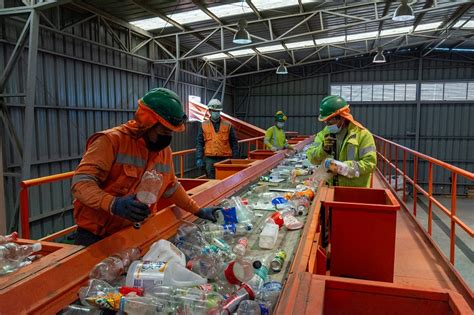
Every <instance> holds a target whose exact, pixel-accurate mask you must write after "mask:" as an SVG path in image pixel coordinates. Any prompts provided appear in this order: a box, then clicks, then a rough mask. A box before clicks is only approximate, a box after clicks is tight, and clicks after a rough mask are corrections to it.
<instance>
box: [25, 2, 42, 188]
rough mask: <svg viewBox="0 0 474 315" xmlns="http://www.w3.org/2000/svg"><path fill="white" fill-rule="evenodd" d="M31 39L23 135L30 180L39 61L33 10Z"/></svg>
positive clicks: (36, 16)
mask: <svg viewBox="0 0 474 315" xmlns="http://www.w3.org/2000/svg"><path fill="white" fill-rule="evenodd" d="M30 16H31V24H30V38H29V44H28V69H27V76H26V97H25V106H26V107H25V119H24V134H23V163H22V168H21V173H22V176H21V177H22V179H24V180H25V179H29V178H30V174H31V169H30V168H31V158H32V153H33V137H34V127H35V108H34V106H35V95H36V93H35V92H36V72H37V59H38V35H39V13H38V11H36V10H33V11H32V12H31V14H30Z"/></svg>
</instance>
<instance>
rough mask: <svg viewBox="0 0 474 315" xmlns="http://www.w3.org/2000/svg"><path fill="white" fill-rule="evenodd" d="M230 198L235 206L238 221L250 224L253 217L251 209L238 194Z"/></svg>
mask: <svg viewBox="0 0 474 315" xmlns="http://www.w3.org/2000/svg"><path fill="white" fill-rule="evenodd" d="M231 199H232V201H233V202H234V204H235V206H236V210H237V220H238V223H247V224H252V222H253V221H254V219H255V216H254V213H253V212H252V210H250V209H249V208H248V207H247V205H245V204H244V203H243V202H242V199H241V198H240V197H239V196H234V197H232V198H231Z"/></svg>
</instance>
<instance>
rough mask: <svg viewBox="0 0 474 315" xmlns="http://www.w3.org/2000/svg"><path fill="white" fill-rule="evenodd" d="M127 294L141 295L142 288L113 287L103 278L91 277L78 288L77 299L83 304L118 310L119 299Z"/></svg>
mask: <svg viewBox="0 0 474 315" xmlns="http://www.w3.org/2000/svg"><path fill="white" fill-rule="evenodd" d="M129 294H131V295H143V290H142V289H140V288H132V287H113V286H111V285H110V284H108V283H107V282H105V281H103V280H98V279H91V280H89V283H88V285H87V286H85V287H82V288H81V289H80V290H79V299H80V300H81V303H82V304H83V305H89V306H92V307H96V308H100V309H106V310H114V311H118V310H119V309H120V299H121V298H122V297H123V296H126V295H129Z"/></svg>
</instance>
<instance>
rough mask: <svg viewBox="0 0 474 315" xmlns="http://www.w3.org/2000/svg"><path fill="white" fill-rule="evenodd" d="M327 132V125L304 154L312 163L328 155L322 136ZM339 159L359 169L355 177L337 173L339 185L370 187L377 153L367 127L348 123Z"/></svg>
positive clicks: (322, 159)
mask: <svg viewBox="0 0 474 315" xmlns="http://www.w3.org/2000/svg"><path fill="white" fill-rule="evenodd" d="M328 133H329V131H328V129H327V127H325V128H324V129H323V130H321V131H320V132H318V134H317V135H316V137H315V138H314V142H313V144H312V145H311V146H310V148H309V149H308V151H306V156H307V157H308V159H309V160H310V162H311V163H313V164H321V162H322V161H324V159H326V158H327V157H331V156H329V155H328V154H327V153H326V152H325V151H324V149H323V145H324V136H325V135H327V134H328ZM339 160H340V161H342V162H344V163H346V164H348V165H349V166H351V167H354V168H355V169H358V170H359V173H360V176H359V177H357V178H347V177H344V176H341V175H338V178H339V185H340V186H353V187H370V177H371V176H372V172H373V170H374V169H375V167H376V165H377V153H376V148H375V141H374V137H373V136H372V134H371V133H370V131H368V130H367V129H361V128H359V127H357V126H356V125H354V124H353V123H349V125H348V126H347V135H346V137H345V139H344V141H343V143H342V146H341V151H340V153H339Z"/></svg>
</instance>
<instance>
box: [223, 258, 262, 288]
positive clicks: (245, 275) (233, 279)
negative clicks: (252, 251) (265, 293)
mask: <svg viewBox="0 0 474 315" xmlns="http://www.w3.org/2000/svg"><path fill="white" fill-rule="evenodd" d="M254 274H255V271H254V268H253V265H252V262H250V261H248V260H246V259H243V258H238V259H236V260H233V261H231V262H230V263H229V264H228V265H227V266H226V268H225V269H224V275H225V277H226V279H227V281H228V282H229V283H231V284H241V283H242V282H247V281H248V280H250V279H251V278H252V277H253V276H254Z"/></svg>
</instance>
